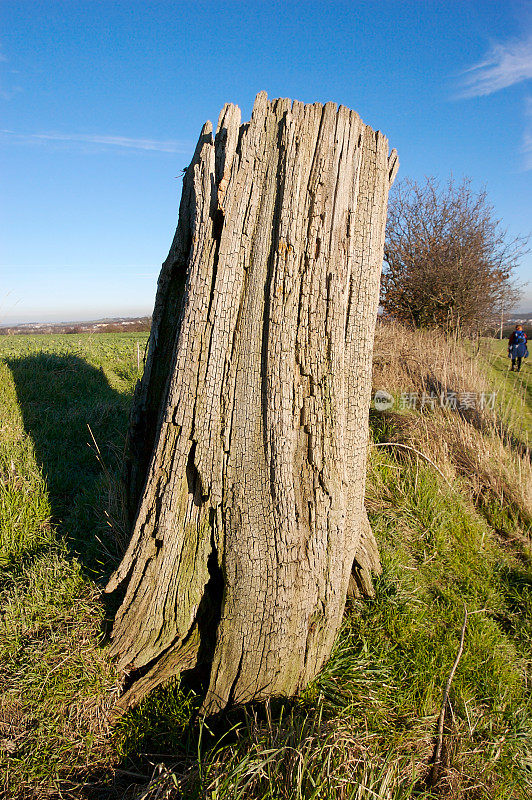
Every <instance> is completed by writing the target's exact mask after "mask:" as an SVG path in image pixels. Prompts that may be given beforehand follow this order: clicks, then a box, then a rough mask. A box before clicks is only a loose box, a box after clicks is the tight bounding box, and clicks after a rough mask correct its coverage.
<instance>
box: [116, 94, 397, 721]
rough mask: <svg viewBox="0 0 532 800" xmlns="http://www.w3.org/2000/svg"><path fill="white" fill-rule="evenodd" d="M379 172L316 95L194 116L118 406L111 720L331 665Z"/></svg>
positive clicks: (211, 707) (347, 549) (268, 690)
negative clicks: (167, 688)
mask: <svg viewBox="0 0 532 800" xmlns="http://www.w3.org/2000/svg"><path fill="white" fill-rule="evenodd" d="M396 169H397V155H396V152H395V151H392V153H391V155H388V142H387V139H386V138H385V137H384V136H383V135H382V134H381V133H380V132H376V133H375V132H374V131H373V130H372V129H371V128H370V127H368V126H367V125H364V123H363V122H362V121H361V119H360V117H359V116H358V115H357V114H356V113H355V112H353V111H351V110H349V109H348V108H345V107H343V106H340V107H339V108H337V106H336V105H335V104H333V103H327V104H325V105H321V104H319V103H315V104H313V105H304V104H303V103H300V102H292V101H290V100H287V99H278V100H272V101H269V100H268V98H267V95H266V94H265V93H264V92H261V93H260V94H258V95H257V98H256V100H255V104H254V107H253V113H252V117H251V121H250V122H248V123H246V124H243V125H241V124H240V110H239V109H238V107H236V106H234V105H226V106H224V108H223V110H222V112H221V114H220V118H219V122H218V127H217V131H216V136H215V137H214V139H213V135H212V126H211V123H209V122H207V123H206V124H205V125H204V127H203V129H202V132H201V135H200V138H199V141H198V145H197V147H196V151H195V153H194V157H193V159H192V162H191V164H190V166H189V167H188V169H187V171H186V173H185V176H184V180H183V193H182V199H181V205H180V210H179V221H178V226H177V231H176V234H175V237H174V241H173V243H172V247H171V249H170V253H169V256H168V258H167V260H166V262H165V263H164V265H163V268H162V271H161V275H160V278H159V283H158V291H157V298H156V302H155V309H154V314H153V327H152V331H151V336H150V341H149V347H148V354H147V358H146V366H145V370H144V374H143V377H142V380H141V382H140V383H139V385H138V386H137V391H136V395H135V400H134V408H133V412H132V419H131V427H130V437H129V441H130V445H129V446H130V451H129V461H128V464H129V478H128V482H129V490H130V506H131V508H132V511H133V517H134V523H133V534H132V538H131V542H130V544H129V547H128V549H127V552H126V553H125V555H124V558H123V561H122V563H121V565H120V567H119V568H118V570H117V571H116V572H115V574H114V575H113V576H112V578H111V580H110V582H109V585H108V587H107V591H113V590H114V589H116V588H117V587H118V586H119V585H120V584H122V583H123V584H124V588H125V596H124V599H123V602H122V604H121V606H120V609H119V611H118V613H117V615H116V619H115V622H114V627H113V631H112V645H111V647H112V651H113V652H114V654H116V655H118V656H119V666H120V667H121V668H123V669H125V670H126V671H127V673H128V675H129V684H130V686H129V689H128V690H127V692H126V693H125V695H124V696H123V698H122V700H121V705H122V707H123V708H125V707H127V706H129V705H133V704H135V703H137V702H138V701H139V700H140V699H142V697H143V696H144V695H145V694H146V693H147V692H148V691H150V690H151V689H152V688H154V687H155V686H156V685H158V684H160V683H161V682H163V681H165V680H167V679H168V678H169V677H171V676H173V675H175V674H178V673H180V672H182V671H184V670H190V669H193V668H199V667H201V665H203V666H204V667H205V668H206V669H209V670H210V671H209V673H208V674H209V675H210V678H209V686H208V690H207V694H206V697H205V701H204V706H203V710H204V711H205V713H214V712H216V711H219V710H221V709H223V708H224V707H225V706H226V705H227V704H229V703H242V702H246V701H249V700H252V699H263V698H266V697H269V696H275V695H284V696H291V695H294V694H296V693H297V692H298V691H300V690H301V689H302V688H303V687H304V686H305V685H306V684H307V683H308V682H309V681H310V680H311V679H312V678H313V677H314V676H315V675H316V673H317V672H318V671H319V669H320V667H321V666H322V664H323V662H324V661H325V659H327V657H328V656H329V654H330V652H331V648H332V645H333V642H334V639H335V636H336V634H337V631H338V628H339V625H340V622H341V619H342V613H343V610H344V605H345V600H346V594H347V591H348V587H349V583H350V578H351V583H352V585H353V587H354V586H355V585H357V586H358V587H359V589H360V590H362V591H367V590H368V586H369V585H370V579H369V584H368V577H369V570H370V568H371V567H372V566H373V567H378V553H377V550H376V547H375V544H374V541H372V534H371V530H370V531H369V533H368V532H367V525H366V523H367V518H365V512H364V508H363V497H364V482H365V468H366V449H367V440H368V409H369V402H370V392H371V358H372V346H373V335H374V327H375V321H376V313H377V304H378V296H379V280H380V274H381V266H382V258H383V245H384V228H385V219H386V205H387V196H388V188H389V185H390V183H391V180H393V177H394V175H395V171H396ZM364 530H365V531H366V533H365V535H364V537H363V540H362V547H361V546H360V544H361V537H362V535H363V531H364ZM357 554H358V561H357V560H356V559H355V556H357ZM353 568H354V577H355V580H353V578H352V577H351V576H352V569H353Z"/></svg>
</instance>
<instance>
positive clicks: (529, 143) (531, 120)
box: [523, 97, 532, 169]
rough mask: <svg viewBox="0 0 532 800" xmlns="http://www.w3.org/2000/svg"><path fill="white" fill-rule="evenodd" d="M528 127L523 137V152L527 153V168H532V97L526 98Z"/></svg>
mask: <svg viewBox="0 0 532 800" xmlns="http://www.w3.org/2000/svg"><path fill="white" fill-rule="evenodd" d="M525 112H526V120H527V128H526V130H525V135H524V137H523V152H524V154H525V169H532V97H527V99H526V109H525Z"/></svg>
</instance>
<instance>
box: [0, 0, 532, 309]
mask: <svg viewBox="0 0 532 800" xmlns="http://www.w3.org/2000/svg"><path fill="white" fill-rule="evenodd" d="M0 17H1V27H0V31H1V33H0V69H1V78H0V106H1V110H2V121H1V123H0V128H1V132H0V147H1V155H0V163H1V170H2V186H3V191H2V196H1V203H2V240H1V251H0V324H1V323H9V322H15V321H32V320H38V321H41V320H42V321H44V320H50V319H56V320H73V319H90V318H95V317H103V316H115V315H136V314H142V313H150V312H151V309H152V306H153V299H154V293H155V286H156V280H157V276H158V273H159V269H160V264H161V262H162V261H163V260H164V258H165V257H166V254H167V251H168V248H169V246H170V242H171V239H172V236H173V232H174V229H175V225H176V222H177V212H178V201H179V193H180V188H181V187H180V179H179V178H176V176H178V175H179V174H180V172H181V170H182V168H183V167H184V166H186V165H187V164H188V162H189V161H190V158H191V155H192V152H193V149H194V146H195V142H196V140H197V137H198V135H199V131H200V128H201V125H202V124H203V122H204V121H205V120H206V119H211V120H213V122H216V119H217V117H218V112H219V110H220V108H221V107H222V105H223V104H224V103H225V102H234V103H237V104H238V105H239V106H240V107H241V108H242V111H243V118H244V119H247V118H249V114H250V110H251V106H252V103H253V98H254V96H255V94H256V93H257V92H258V91H259V90H261V89H265V90H266V91H267V92H268V94H269V96H270V97H278V96H283V97H291V98H294V99H299V100H303V101H305V102H315V101H320V102H326V101H328V100H333V101H335V102H337V103H343V104H344V105H347V106H349V107H351V108H354V109H355V110H356V111H358V113H359V114H360V115H361V116H362V119H363V120H364V121H365V122H366V123H368V124H370V125H372V126H373V127H374V128H379V129H380V130H382V131H383V132H384V133H385V134H386V135H387V136H388V138H389V140H390V145H391V146H393V147H396V148H397V149H398V151H399V157H400V162H401V169H400V177H407V176H408V177H411V178H414V179H422V178H423V176H424V175H429V174H430V175H436V176H437V177H440V178H442V179H445V178H446V177H448V176H449V174H450V173H451V172H452V173H453V174H454V176H455V177H456V178H461V177H462V176H463V175H467V176H470V177H471V178H472V179H473V185H474V187H475V188H480V187H481V186H483V185H485V186H486V188H487V190H488V194H489V197H490V200H491V202H492V204H493V206H494V207H495V211H496V214H497V216H499V217H500V218H501V219H502V220H503V222H504V224H505V226H507V227H508V229H509V231H510V233H511V234H512V235H517V234H520V233H528V232H530V231H531V230H532V214H531V210H532V2H530V1H529V2H522V1H521V2H514V1H512V0H507V1H506V2H490V1H489V0H483V2H478V0H477V2H454V1H453V0H447V2H436V1H435V2H429V1H428V0H427V1H426V2H421V0H419V2H399V1H398V0H397V1H396V0H388V1H387V0H380V2H327V3H325V2H298V3H296V2H289V1H287V2H254V0H247V2H244V1H243V2H240V1H238V0H226V1H225V2H214V0H213V1H211V2H164V0H158V2H150V1H149V0H143V2H135V1H131V0H130V1H129V2H120V0H118V1H117V2H111V0H91V1H90V2H89V1H88V0H84V1H83V2H82V1H81V0H80V1H79V2H78V0H68V1H65V2H59V0H41V1H40V2H37V0H15V1H12V0H2V2H1V4H0ZM520 277H521V278H522V279H523V280H531V279H532V256H530V255H529V256H527V257H526V258H525V259H524V260H523V263H522V267H521V271H520ZM522 306H523V307H526V310H529V309H532V285H531V286H529V287H528V289H527V291H526V293H525V296H524V297H523V301H522Z"/></svg>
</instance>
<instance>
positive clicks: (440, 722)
mask: <svg viewBox="0 0 532 800" xmlns="http://www.w3.org/2000/svg"><path fill="white" fill-rule="evenodd" d="M466 626H467V608H466V605H465V603H464V621H463V623H462V633H461V634H460V646H459V647H458V652H457V654H456V658H455V660H454V664H453V666H452V668H451V671H450V673H449V677H448V678H447V683H446V684H445V690H444V692H443V702H442V706H441V711H440V716H439V718H438V738H437V740H436V748H435V750H434V759H433V763H432V770H431V778H432V780H433V781H434V779H435V778H436V774H437V772H438V767H439V765H440V761H441V751H442V747H443V725H444V722H445V712H446V710H447V703H448V702H449V691H450V689H451V683H452V680H453V678H454V673H455V672H456V668H457V667H458V662H459V661H460V659H461V657H462V653H463V652H464V639H465V632H466Z"/></svg>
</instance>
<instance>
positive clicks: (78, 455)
mask: <svg viewBox="0 0 532 800" xmlns="http://www.w3.org/2000/svg"><path fill="white" fill-rule="evenodd" d="M137 341H139V342H140V347H141V349H142V347H143V346H144V344H145V337H143V336H142V335H141V334H133V335H127V334H114V335H113V334H102V335H79V336H50V337H48V336H42V337H23V338H22V337H20V338H19V337H5V339H4V340H2V341H0V356H1V359H2V360H1V361H0V392H1V395H2V396H1V398H0V400H1V402H0V409H1V410H0V414H1V419H0V428H1V430H0V448H1V449H0V531H1V533H0V537H1V538H0V563H1V566H2V578H1V584H0V592H1V594H2V597H1V600H0V602H1V604H2V608H3V615H2V623H1V628H0V769H1V771H2V780H3V792H4V797H6V798H14V799H15V798H16V800H21V798H37V797H39V798H40V797H50V798H52V797H54V798H55V797H58V798H59V797H63V798H82V797H87V798H94V800H95V798H113V797H114V798H131V799H132V800H133V798H140V797H144V798H145V800H155V799H156V798H158V799H159V800H161V799H162V798H168V800H170V799H171V798H198V800H199V798H208V799H209V800H215V798H250V799H251V800H253V799H255V798H256V799H257V800H258V798H264V800H266V798H268V799H269V800H277V799H279V800H280V799H281V798H284V799H286V800H288V798H290V800H291V799H292V798H294V800H295V799H296V798H301V800H303V798H305V800H306V799H307V798H309V800H310V798H313V799H315V800H318V798H319V799H320V800H321V799H323V800H325V798H330V800H332V798H335V799H336V798H340V800H343V799H345V800H347V798H353V800H355V798H357V799H358V800H362V799H363V798H368V800H369V798H371V799H372V800H376V798H383V800H384V798H405V797H409V796H416V797H422V798H423V797H424V798H428V797H436V796H442V794H444V795H446V796H448V797H451V798H453V797H456V798H500V800H503V798H504V800H506V799H507V798H519V799H521V798H522V800H525V798H528V797H529V796H530V794H531V792H532V700H531V693H530V670H531V658H532V657H531V653H532V648H531V638H532V570H531V560H530V522H531V519H532V481H531V477H532V474H531V468H530V456H529V454H527V450H526V447H527V444H528V441H529V440H528V438H527V437H528V435H529V434H530V431H531V427H530V421H531V419H532V405H531V398H530V395H529V390H528V384H527V379H528V374H529V373H528V370H529V367H528V365H526V366H525V367H524V369H523V372H522V373H521V374H520V375H519V376H516V375H515V374H508V372H507V364H506V363H505V362H504V361H503V360H502V359H500V358H498V356H499V355H500V354H499V353H498V351H497V349H496V348H497V345H493V344H492V343H485V344H483V345H482V347H481V348H480V349H471V348H469V349H467V350H464V349H463V348H462V347H461V346H460V345H458V344H456V343H455V344H453V343H449V342H445V341H444V340H443V339H440V338H439V337H437V336H436V337H435V336H434V335H433V334H424V333H420V332H418V333H415V334H412V333H410V332H408V331H405V330H404V329H402V328H395V327H388V328H385V329H380V331H379V333H378V338H377V342H376V351H375V369H374V373H375V374H374V380H375V388H376V389H384V390H386V391H387V392H388V393H389V394H390V395H391V396H392V398H393V401H394V402H393V406H391V407H390V408H388V409H387V410H384V411H377V410H374V411H372V414H371V429H372V441H373V444H372V446H371V448H370V455H369V465H368V487H367V501H366V504H367V508H368V513H369V516H370V520H371V523H372V525H373V528H374V531H375V533H376V535H377V538H378V541H379V545H380V549H381V557H382V562H383V574H382V575H381V576H380V577H379V578H378V579H377V580H376V586H375V589H376V591H375V597H374V598H373V599H371V600H367V601H354V602H352V603H351V605H350V606H349V608H348V609H347V612H346V616H345V621H344V626H343V629H342V632H341V634H340V636H339V637H338V641H337V645H336V649H335V652H334V654H333V656H332V658H331V659H330V661H329V663H328V664H327V665H326V667H325V669H324V670H323V671H322V673H321V675H320V676H319V677H318V679H317V680H316V681H315V682H314V683H313V684H312V685H311V686H309V687H308V689H307V691H306V692H305V695H304V696H303V697H301V698H299V699H298V700H297V701H294V702H287V701H281V700H279V701H276V702H272V703H270V704H266V705H259V706H257V707H254V708H253V707H252V708H247V709H236V710H234V711H233V712H231V713H230V714H229V715H228V716H226V717H225V718H224V719H223V720H219V721H217V722H216V723H214V722H213V723H211V724H210V726H207V725H205V724H202V723H199V722H197V720H196V716H195V712H196V710H197V707H198V702H199V700H198V698H197V697H196V696H195V695H194V694H193V693H192V692H191V691H188V690H187V689H186V688H185V687H184V686H180V685H179V683H178V682H174V684H173V685H171V686H167V687H163V688H162V689H160V690H158V691H156V692H154V693H153V695H152V696H150V697H149V698H148V699H147V700H146V701H145V702H144V704H143V705H142V706H141V707H140V708H139V709H137V710H136V711H134V712H131V713H129V714H128V715H127V716H126V717H124V718H123V719H122V720H121V721H120V723H119V724H117V725H114V726H113V727H110V726H109V723H108V718H107V714H106V712H107V710H108V709H109V708H110V707H111V706H112V703H113V700H114V698H115V697H116V694H117V692H118V690H119V680H120V679H119V676H117V675H116V673H115V671H114V668H113V665H112V664H111V663H109V660H108V658H107V656H106V650H105V646H102V644H101V643H102V641H103V637H104V634H105V629H106V624H107V623H106V620H107V619H109V618H110V616H111V615H112V611H113V609H112V608H111V607H109V606H106V605H105V603H106V602H107V601H104V599H103V598H102V595H101V587H102V586H103V583H104V581H105V579H106V576H107V575H108V574H109V572H110V570H111V569H112V568H113V566H114V565H115V564H116V561H117V558H118V554H119V551H120V547H121V545H122V543H123V541H124V538H125V536H126V532H125V531H124V529H123V522H122V512H121V508H120V502H119V493H118V492H117V475H118V472H119V469H120V460H121V453H122V449H123V443H124V436H125V431H126V427H127V414H128V408H129V403H130V398H131V394H132V391H133V388H134V384H135V381H136V378H137V355H136V352H137ZM494 391H495V393H496V395H495V399H494V401H493V408H490V407H488V406H489V405H490V404H491V399H489V400H488V398H491V397H492V394H493V392H494ZM453 394H454V395H456V396H457V402H456V407H455V405H454V403H453V402H450V401H449V397H452V395H453ZM414 395H415V396H416V398H417V401H416V402H413V399H412V398H413V396H414ZM473 395H474V396H475V398H476V399H474V398H473ZM407 396H408V397H407ZM423 396H425V400H426V402H425V404H424V406H423V408H421V407H420V405H421V399H422V398H423ZM466 396H467V403H466V405H467V407H464V408H460V403H461V399H462V400H463V398H464V397H466ZM442 397H443V398H446V399H445V401H444V402H442V401H441V399H440V398H442ZM481 397H483V398H484V399H483V400H481V399H480V398H481ZM430 400H433V401H434V402H433V403H430V402H429V401H430ZM432 405H433V406H434V407H433V408H432ZM411 448H413V449H411ZM415 451H417V452H415ZM464 608H466V609H467V613H468V619H467V626H466V631H465V638H464V650H463V654H462V657H461V659H460V661H459V664H458V668H457V671H456V674H455V677H454V679H453V682H452V685H451V693H450V706H449V711H448V713H447V714H446V717H445V725H444V736H443V759H442V760H443V769H442V771H441V774H440V775H439V776H438V778H439V780H438V781H437V784H436V786H433V787H430V786H428V784H427V781H426V778H427V774H428V772H429V763H430V760H431V756H432V754H433V750H434V744H435V735H436V728H437V722H438V716H439V713H440V709H441V705H442V694H443V689H444V686H445V684H446V681H447V678H448V676H449V673H450V671H451V667H452V664H453V662H454V660H455V657H456V654H457V651H458V645H459V639H460V633H461V629H462V624H463V619H464Z"/></svg>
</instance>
